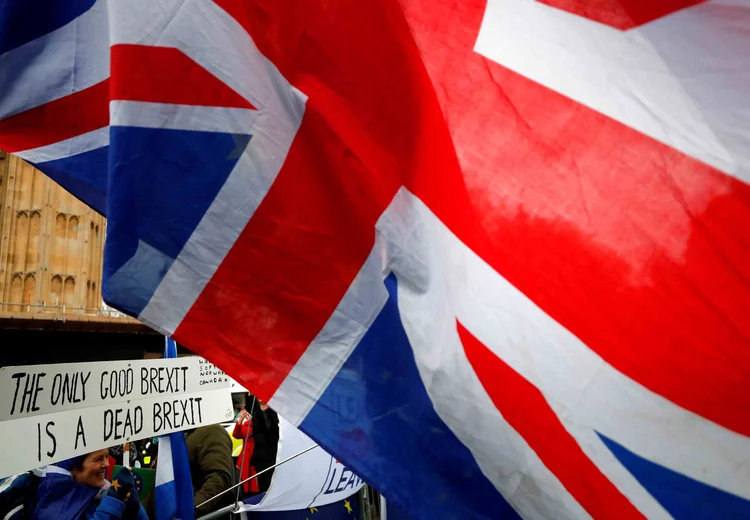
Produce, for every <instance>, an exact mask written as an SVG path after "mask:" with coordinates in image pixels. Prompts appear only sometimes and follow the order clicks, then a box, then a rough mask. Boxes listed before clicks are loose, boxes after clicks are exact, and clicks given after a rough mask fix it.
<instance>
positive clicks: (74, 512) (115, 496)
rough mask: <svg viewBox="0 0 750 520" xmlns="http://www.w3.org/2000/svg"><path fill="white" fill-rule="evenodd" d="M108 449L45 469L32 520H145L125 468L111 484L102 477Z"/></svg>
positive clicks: (136, 493) (131, 477) (104, 472)
mask: <svg viewBox="0 0 750 520" xmlns="http://www.w3.org/2000/svg"><path fill="white" fill-rule="evenodd" d="M108 467H109V453H108V450H106V449H103V450H98V451H94V452H91V453H89V454H87V455H81V456H78V457H75V458H72V459H68V460H65V461H62V462H59V463H57V464H55V465H54V466H47V467H46V468H45V470H44V476H43V478H42V481H41V483H40V484H39V488H38V489H37V496H36V498H37V504H36V507H35V508H34V511H33V512H32V514H31V516H30V518H31V519H32V520H116V519H117V520H148V516H147V515H146V512H145V510H144V509H143V507H142V506H141V504H140V502H139V500H138V492H137V491H136V490H135V488H134V483H133V475H132V473H131V472H130V470H129V469H128V468H123V469H122V470H120V471H119V472H118V473H117V474H116V475H115V476H114V477H113V479H112V483H111V484H110V483H109V482H108V481H107V480H106V479H105V478H104V477H105V475H106V472H107V468H108Z"/></svg>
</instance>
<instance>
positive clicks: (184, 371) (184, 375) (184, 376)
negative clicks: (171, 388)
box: [181, 367, 188, 392]
mask: <svg viewBox="0 0 750 520" xmlns="http://www.w3.org/2000/svg"><path fill="white" fill-rule="evenodd" d="M181 370H182V391H183V392H187V371H188V367H181Z"/></svg>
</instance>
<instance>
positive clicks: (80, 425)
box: [75, 415, 86, 449]
mask: <svg viewBox="0 0 750 520" xmlns="http://www.w3.org/2000/svg"><path fill="white" fill-rule="evenodd" d="M79 438H80V439H81V440H82V441H83V447H84V448H85V447H86V433H85V432H84V431H83V419H82V418H81V416H80V415H79V416H78V427H77V428H76V444H75V449H78V439H79Z"/></svg>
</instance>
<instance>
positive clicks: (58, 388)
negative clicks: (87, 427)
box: [0, 357, 229, 422]
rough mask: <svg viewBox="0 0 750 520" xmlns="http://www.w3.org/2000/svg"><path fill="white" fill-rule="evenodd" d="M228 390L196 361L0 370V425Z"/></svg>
mask: <svg viewBox="0 0 750 520" xmlns="http://www.w3.org/2000/svg"><path fill="white" fill-rule="evenodd" d="M219 388H229V378H228V376H227V375H226V374H224V372H222V371H221V370H220V369H218V368H217V367H216V366H214V365H213V364H211V363H210V362H208V361H206V360H205V359H202V358H198V357H186V358H178V359H158V360H137V361H114V362H106V363H105V362H95V363H82V364H77V365H73V364H69V365H64V364H58V365H36V366H27V367H5V368H0V422H2V421H7V420H13V419H17V418H21V417H27V416H32V415H43V414H49V413H55V412H59V411H63V410H74V409H80V408H89V407H92V406H99V405H102V404H108V403H109V404H113V403H118V402H128V401H137V400H141V399H148V398H152V397H157V396H165V395H180V394H186V393H191V392H197V391H203V390H213V389H219Z"/></svg>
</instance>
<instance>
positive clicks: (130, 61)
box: [111, 44, 255, 109]
mask: <svg viewBox="0 0 750 520" xmlns="http://www.w3.org/2000/svg"><path fill="white" fill-rule="evenodd" d="M111 80H112V94H111V95H112V99H113V100H126V101H146V102H151V103H173V104H177V105H199V106H215V107H229V108H250V109H254V108H255V107H254V106H253V105H252V104H251V103H250V102H249V101H247V100H246V99H245V98H243V97H242V96H240V95H239V94H238V93H237V92H235V91H234V90H232V89H231V88H230V87H229V86H227V85H226V83H224V82H223V81H220V80H219V79H218V78H216V77H215V76H214V75H213V74H211V73H210V72H208V71H207V70H206V69H204V68H203V67H201V66H200V65H198V64H197V63H196V62H194V61H193V60H192V59H190V58H189V57H188V56H187V55H186V54H185V53H183V52H182V51H181V50H179V49H175V48H172V47H150V46H145V45H125V44H123V45H115V46H113V47H112V76H111Z"/></svg>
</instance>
